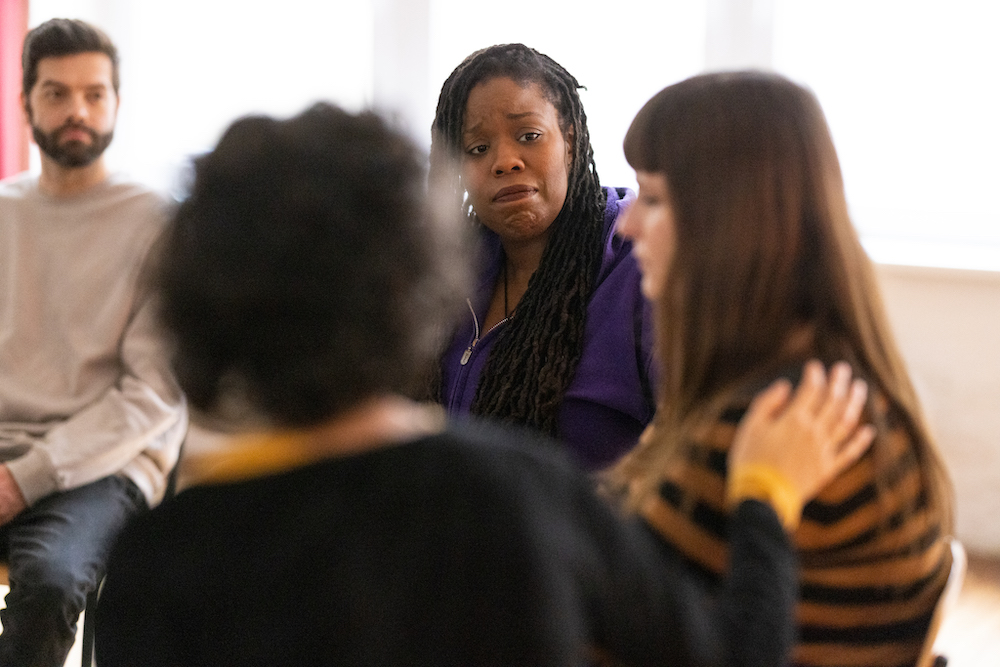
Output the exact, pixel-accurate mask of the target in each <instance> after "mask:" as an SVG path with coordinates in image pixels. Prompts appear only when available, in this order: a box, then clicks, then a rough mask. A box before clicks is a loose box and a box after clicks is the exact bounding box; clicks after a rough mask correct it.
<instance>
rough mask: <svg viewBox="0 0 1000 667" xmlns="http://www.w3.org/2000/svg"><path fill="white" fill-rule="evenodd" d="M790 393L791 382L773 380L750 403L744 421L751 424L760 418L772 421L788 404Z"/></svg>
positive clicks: (781, 379) (782, 379)
mask: <svg viewBox="0 0 1000 667" xmlns="http://www.w3.org/2000/svg"><path fill="white" fill-rule="evenodd" d="M791 393H792V383H791V382H789V381H788V380H785V379H784V378H780V379H778V380H775V381H774V382H772V383H771V384H770V386H768V388H767V389H765V390H764V391H762V392H760V393H759V394H757V395H756V396H755V397H754V399H753V400H752V401H751V402H750V407H749V409H748V410H747V414H746V420H747V421H748V422H751V421H757V420H758V419H762V418H768V419H774V418H775V417H777V416H778V414H779V413H780V412H781V411H782V410H783V409H784V407H785V405H786V404H787V403H788V397H789V395H790V394H791Z"/></svg>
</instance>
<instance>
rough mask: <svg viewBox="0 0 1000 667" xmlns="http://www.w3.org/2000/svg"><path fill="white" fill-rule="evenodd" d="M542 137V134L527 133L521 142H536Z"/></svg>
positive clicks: (522, 136) (523, 135)
mask: <svg viewBox="0 0 1000 667" xmlns="http://www.w3.org/2000/svg"><path fill="white" fill-rule="evenodd" d="M540 136H542V133H541V132H525V133H524V134H522V135H521V140H522V141H535V140H536V139H538V138H539V137H540Z"/></svg>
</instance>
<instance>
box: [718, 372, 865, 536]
mask: <svg viewBox="0 0 1000 667" xmlns="http://www.w3.org/2000/svg"><path fill="white" fill-rule="evenodd" d="M851 375H852V373H851V368H850V366H848V365H847V364H846V363H843V362H839V363H837V364H834V365H833V367H832V368H831V369H830V373H829V376H827V373H826V371H825V369H824V368H823V365H822V364H821V363H820V362H818V361H815V360H813V361H809V362H808V363H806V365H805V368H804V369H803V373H802V381H801V382H800V383H799V386H798V387H797V388H796V389H795V391H794V393H793V392H792V387H791V384H790V383H789V382H788V381H787V380H783V379H782V380H777V381H776V382H774V383H773V384H771V386H769V387H768V388H767V389H765V390H764V391H762V392H761V393H760V394H758V395H757V396H756V397H755V398H754V400H753V401H752V402H751V404H750V409H749V410H748V411H747V414H746V416H744V418H743V420H742V421H741V422H740V425H739V427H738V428H737V431H736V436H735V438H734V440H733V446H732V448H731V449H730V451H729V471H730V479H729V482H728V486H729V493H728V495H729V497H730V501H731V502H735V501H738V500H740V499H742V498H746V497H752V498H757V499H760V500H764V501H765V502H769V503H770V504H772V506H774V508H775V510H776V511H777V512H778V514H779V516H780V517H781V518H782V523H784V524H785V526H786V527H794V526H795V525H797V524H798V518H799V515H800V514H801V510H802V506H803V505H805V503H806V502H808V501H809V500H811V499H812V498H813V497H815V496H816V494H818V493H819V492H820V490H822V489H823V487H825V486H826V485H827V484H828V483H829V482H830V481H832V480H833V478H834V477H836V476H837V475H838V474H840V473H841V472H842V471H844V470H845V469H847V468H848V467H849V466H850V465H852V464H853V463H854V462H855V461H857V459H858V458H859V457H860V456H861V455H862V454H863V453H864V452H865V451H866V450H867V449H868V447H869V446H870V445H871V443H872V441H873V440H874V438H875V429H874V427H872V426H871V425H863V426H860V427H859V426H858V422H859V420H860V418H861V413H862V410H863V408H864V405H865V400H866V399H867V395H868V387H867V385H866V384H865V382H864V381H863V380H857V379H855V380H853V381H852V380H851Z"/></svg>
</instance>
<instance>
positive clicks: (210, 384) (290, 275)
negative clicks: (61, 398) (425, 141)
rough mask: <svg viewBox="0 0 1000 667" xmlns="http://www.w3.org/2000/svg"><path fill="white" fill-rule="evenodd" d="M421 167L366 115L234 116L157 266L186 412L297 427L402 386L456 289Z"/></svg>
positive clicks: (456, 273)
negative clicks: (247, 416) (251, 418)
mask: <svg viewBox="0 0 1000 667" xmlns="http://www.w3.org/2000/svg"><path fill="white" fill-rule="evenodd" d="M424 165H425V157H424V155H422V153H421V152H420V151H419V150H418V149H417V148H416V146H415V145H414V144H413V143H412V142H411V141H410V140H409V139H408V138H406V137H405V136H403V135H402V134H401V133H400V132H398V131H396V130H394V129H391V128H390V127H389V126H388V125H387V124H386V123H385V122H384V121H383V120H382V119H381V118H380V117H379V116H377V115H376V114H374V113H371V112H363V113H360V114H357V115H353V114H350V113H347V112H345V111H342V110H341V109H338V108H336V107H334V106H331V105H328V104H317V105H315V106H313V107H311V108H310V109H308V110H306V111H305V112H303V113H302V114H301V115H299V116H296V117H294V118H292V119H290V120H285V121H278V120H274V119H272V118H267V117H262V116H251V117H247V118H243V119H241V120H238V121H236V122H235V123H234V124H233V125H232V126H231V127H230V128H229V129H228V130H227V131H226V133H225V134H224V135H223V137H222V139H221V140H220V141H219V144H218V146H217V147H216V148H215V150H214V151H212V152H211V153H209V154H207V155H205V156H203V157H201V158H199V159H198V160H197V161H196V163H195V177H194V181H193V185H192V188H191V192H190V196H189V197H188V198H187V199H186V200H185V201H184V202H183V203H182V204H181V205H180V206H179V208H178V210H177V213H176V216H175V218H174V220H173V224H172V226H171V227H170V228H169V229H168V231H167V233H166V236H165V239H164V242H163V246H162V249H161V250H162V252H161V253H160V255H159V268H158V271H157V276H158V281H157V285H158V287H159V290H160V292H161V298H162V306H161V312H162V319H163V321H164V323H165V324H166V326H167V328H168V330H169V331H170V332H171V333H172V335H173V338H174V339H175V345H176V350H175V359H174V365H175V369H176V372H177V375H178V379H179V382H180V384H181V386H182V388H183V389H184V391H185V392H186V394H187V395H188V397H189V400H190V402H191V403H192V405H193V406H194V407H196V408H199V409H201V410H203V411H205V412H207V413H208V414H209V415H210V416H216V417H222V418H223V419H225V420H228V421H232V420H234V419H235V420H239V419H241V418H243V417H240V416H239V415H238V414H237V413H240V414H244V415H245V414H247V413H252V414H253V415H254V416H255V417H257V418H263V419H264V420H266V421H267V422H269V423H271V424H274V425H279V426H291V427H297V426H309V425H313V424H317V423H320V422H322V421H324V420H325V419H327V418H329V417H330V416H332V415H334V414H336V413H338V412H340V411H342V410H344V409H346V408H349V407H351V406H352V405H354V404H356V403H358V402H359V401H362V400H364V399H366V398H370V397H372V396H374V395H377V394H380V393H386V392H402V393H408V392H410V391H412V389H413V383H414V382H416V381H417V380H418V379H419V377H420V373H421V371H422V370H423V369H424V367H425V365H426V364H428V363H430V360H431V359H432V358H433V355H434V354H435V353H436V351H437V350H438V349H439V346H440V335H439V334H440V333H441V323H442V322H443V321H447V322H450V319H443V318H445V317H446V315H449V314H450V312H454V310H453V308H454V304H455V303H456V302H458V301H459V300H458V299H457V298H456V297H457V295H458V286H459V285H460V284H461V282H462V281H463V280H464V279H465V276H464V274H462V273H461V266H456V263H455V262H454V261H447V262H446V258H445V256H446V254H451V253H450V252H448V253H446V252H445V249H444V248H443V247H442V246H443V244H447V243H452V242H453V239H454V237H455V236H456V231H457V229H458V225H456V224H453V225H450V226H449V225H447V221H446V220H440V219H437V218H435V217H433V216H432V215H431V213H430V210H429V207H428V197H427V195H426V187H425V182H426V180H425V179H426V172H425V168H424ZM232 406H236V408H237V409H236V410H233V409H232Z"/></svg>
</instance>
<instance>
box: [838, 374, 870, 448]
mask: <svg viewBox="0 0 1000 667" xmlns="http://www.w3.org/2000/svg"><path fill="white" fill-rule="evenodd" d="M867 400H868V383H867V382H865V381H864V380H855V381H854V382H852V383H851V390H850V392H849V394H848V396H847V402H846V404H845V405H844V410H843V414H842V415H841V417H840V425H839V426H840V428H839V430H840V432H841V433H843V434H844V435H843V437H847V434H848V433H850V432H851V431H853V430H854V429H855V428H857V426H858V422H859V421H860V420H861V413H862V411H863V410H864V409H865V403H866V402H867Z"/></svg>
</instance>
